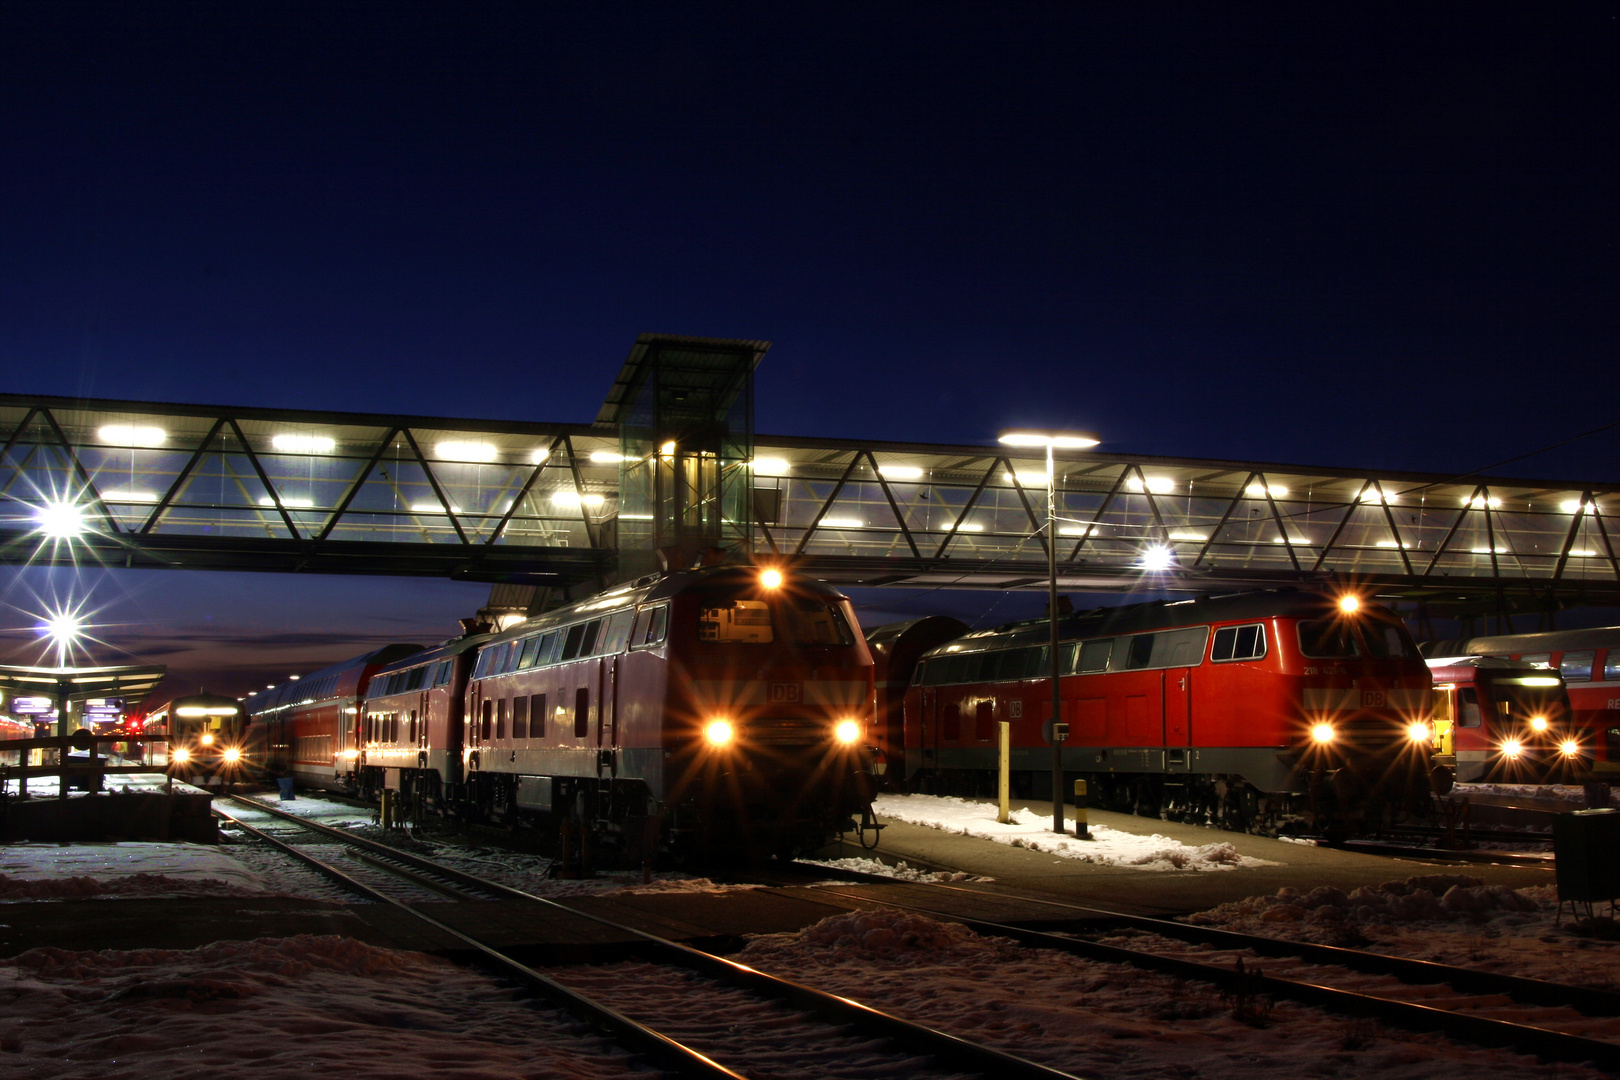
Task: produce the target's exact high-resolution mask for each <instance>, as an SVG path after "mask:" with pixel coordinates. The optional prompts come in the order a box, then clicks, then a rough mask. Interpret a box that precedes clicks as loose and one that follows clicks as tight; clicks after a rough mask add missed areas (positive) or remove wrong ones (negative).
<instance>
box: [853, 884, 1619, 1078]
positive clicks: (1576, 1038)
mask: <svg viewBox="0 0 1620 1080" xmlns="http://www.w3.org/2000/svg"><path fill="white" fill-rule="evenodd" d="M880 880H885V881H889V880H890V879H880ZM905 884H908V885H921V887H924V888H930V889H932V888H941V889H953V891H961V892H967V893H972V894H974V895H976V896H982V897H996V896H997V894H995V893H989V892H983V891H981V890H977V889H961V888H959V887H952V886H948V885H943V884H941V885H935V884H932V883H918V882H906V883H905ZM825 891H827V892H830V893H832V894H833V895H841V896H845V897H846V898H849V899H855V900H860V901H861V902H862V903H865V904H870V903H872V902H873V901H872V898H871V897H862V896H859V895H857V894H854V893H839V892H838V891H837V890H825ZM1020 899H1023V898H1020ZM1035 902H1037V903H1042V904H1049V905H1051V906H1054V907H1060V908H1070V909H1071V910H1075V911H1085V912H1088V913H1090V914H1095V915H1102V916H1106V917H1108V919H1109V920H1110V921H1111V922H1114V921H1116V920H1117V923H1118V924H1119V925H1124V926H1130V927H1132V928H1134V929H1142V930H1147V931H1151V932H1154V933H1160V934H1164V935H1165V936H1167V937H1174V938H1177V939H1179V940H1182V941H1188V942H1195V943H1203V944H1211V945H1216V946H1218V947H1220V948H1226V949H1253V950H1254V951H1256V952H1260V953H1262V955H1271V956H1279V957H1281V956H1288V957H1293V958H1296V959H1301V960H1306V961H1308V962H1310V963H1320V964H1331V965H1334V966H1338V967H1345V968H1350V969H1351V970H1356V971H1361V972H1363V973H1367V974H1382V975H1392V976H1394V977H1396V978H1400V979H1402V980H1403V981H1406V982H1413V983H1419V984H1436V983H1443V984H1449V985H1451V986H1454V987H1456V988H1457V989H1458V990H1461V991H1463V992H1465V993H1473V994H1492V993H1499V994H1505V995H1508V996H1511V997H1513V998H1514V1000H1516V1001H1519V1002H1522V1003H1525V1004H1532V1005H1540V1006H1547V1007H1556V1006H1569V1007H1573V1008H1575V1009H1577V1010H1578V1011H1580V1012H1582V1013H1585V1014H1586V1015H1590V1016H1615V1015H1620V994H1617V993H1614V992H1612V991H1606V990H1589V989H1588V988H1586V987H1577V986H1567V985H1564V984H1562V983H1549V982H1545V981H1543V980H1540V979H1526V978H1522V977H1519V976H1512V975H1499V974H1496V973H1493V972H1484V971H1476V970H1474V969H1472V968H1455V967H1450V966H1448V965H1444V964H1435V963H1432V962H1430V961H1424V960H1407V959H1405V958H1404V957H1392V956H1385V955H1383V954H1380V953H1368V952H1361V951H1359V950H1355V949H1341V948H1337V947H1335V946H1331V945H1316V944H1312V943H1307V942H1291V941H1281V940H1279V939H1277V938H1264V937H1257V936H1254V935H1249V934H1240V933H1237V932H1235V931H1230V930H1219V929H1216V928H1214V927H1195V926H1190V925H1188V924H1185V923H1173V922H1167V921H1165V920H1162V919H1150V918H1145V917H1142V916H1133V915H1125V914H1122V913H1118V912H1111V911H1106V910H1103V909H1100V908H1084V907H1080V906H1078V905H1067V904H1061V903H1056V902H1053V901H1048V900H1036V901H1035ZM880 903H882V904H884V905H885V906H889V907H895V908H900V909H902V910H908V911H915V912H917V913H919V914H925V915H930V916H937V917H938V918H941V919H945V920H949V921H951V922H957V923H960V924H962V925H963V926H966V927H968V928H969V929H971V930H974V931H975V932H977V933H981V934H990V935H993V936H999V937H1006V938H1011V939H1012V940H1014V941H1016V942H1018V943H1019V944H1022V945H1027V946H1032V947H1036V948H1046V949H1055V950H1059V951H1063V952H1068V953H1071V954H1074V955H1078V956H1083V957H1086V958H1087V959H1092V960H1100V961H1103V962H1107V963H1123V964H1130V965H1132V966H1134V967H1139V968H1145V969H1149V970H1155V971H1159V972H1162V973H1164V974H1169V975H1174V976H1176V977H1178V978H1186V979H1195V980H1198V981H1200V982H1207V983H1213V984H1214V985H1216V986H1219V987H1221V988H1222V989H1223V990H1226V991H1227V992H1230V993H1241V994H1269V995H1272V996H1274V997H1279V998H1289V999H1291V1000H1294V1001H1298V1002H1301V1003H1303V1004H1308V1005H1314V1006H1317V1007H1319V1008H1324V1009H1327V1010H1329V1011H1333V1012H1342V1013H1350V1014H1351V1015H1356V1016H1372V1017H1376V1018H1377V1019H1379V1020H1383V1021H1386V1022H1388V1023H1391V1024H1394V1025H1396V1026H1398V1027H1403V1028H1407V1029H1409V1030H1413V1031H1440V1032H1442V1033H1443V1034H1446V1035H1448V1036H1450V1037H1453V1038H1459V1039H1466V1040H1468V1041H1472V1042H1477V1043H1481V1044H1483V1045H1487V1046H1511V1047H1514V1048H1516V1049H1519V1050H1522V1051H1525V1052H1527V1053H1533V1054H1538V1055H1541V1056H1543V1057H1547V1058H1550V1059H1554V1060H1558V1061H1563V1062H1567V1063H1579V1062H1588V1061H1590V1062H1595V1063H1597V1064H1598V1065H1599V1066H1600V1067H1602V1068H1604V1069H1608V1070H1611V1071H1612V1070H1616V1069H1620V1044H1617V1043H1612V1042H1606V1041H1604V1040H1601V1039H1592V1038H1587V1037H1586V1036H1582V1035H1573V1034H1570V1033H1568V1032H1563V1031H1555V1030H1552V1029H1549V1028H1541V1027H1536V1026H1534V1025H1530V1024H1519V1023H1513V1022H1511V1021H1504V1020H1492V1019H1489V1018H1486V1017H1478V1016H1470V1015H1468V1014H1466V1013H1459V1012H1453V1011H1451V1010H1447V1009H1438V1008H1435V1007H1433V1006H1428V1005H1417V1004H1413V1003H1410V1002H1404V1001H1398V1000H1395V999H1391V998H1385V997H1380V996H1378V995H1376V994H1370V993H1360V992H1356V991H1348V990H1341V989H1338V988H1335V987H1331V986H1324V985H1320V984H1317V983H1309V982H1303V981H1299V980H1294V979H1283V978H1278V977H1276V976H1271V975H1265V974H1263V973H1261V972H1259V971H1247V970H1244V969H1243V968H1242V967H1241V961H1240V963H1239V967H1237V968H1224V967H1217V966H1215V965H1213V964H1205V963H1200V962H1198V961H1194V960H1182V959H1179V958H1177V957H1171V956H1164V955H1162V954H1158V953H1153V952H1149V951H1146V950H1137V949H1127V948H1122V947H1120V946H1115V945H1103V944H1100V943H1098V942H1091V941H1083V940H1080V939H1077V938H1070V937H1062V936H1059V935H1056V934H1052V933H1048V932H1045V931H1040V930H1028V929H1025V928H1023V927H1017V926H1009V925H1007V924H1005V923H996V922H990V921H988V920H984V919H974V918H971V917H965V916H961V915H956V914H953V913H951V912H944V911H939V910H937V909H931V908H927V907H923V906H920V905H914V904H903V903H894V902H890V901H880Z"/></svg>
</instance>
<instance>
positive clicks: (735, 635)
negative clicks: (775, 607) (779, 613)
mask: <svg viewBox="0 0 1620 1080" xmlns="http://www.w3.org/2000/svg"><path fill="white" fill-rule="evenodd" d="M698 640H699V641H715V642H730V643H738V644H745V645H768V644H770V643H771V642H772V641H773V640H774V638H773V636H772V634H771V609H770V607H769V606H768V605H767V604H766V603H765V601H763V600H733V601H732V602H731V604H730V606H728V607H706V608H704V609H703V610H702V613H701V614H700V615H699V616H698Z"/></svg>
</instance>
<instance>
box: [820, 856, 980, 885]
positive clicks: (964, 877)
mask: <svg viewBox="0 0 1620 1080" xmlns="http://www.w3.org/2000/svg"><path fill="white" fill-rule="evenodd" d="M799 862H801V863H803V864H804V865H806V866H826V867H830V868H832V869H834V870H853V871H855V872H856V873H857V874H871V875H872V876H873V877H886V878H894V879H895V880H896V881H922V882H927V883H929V884H935V883H938V882H949V881H979V882H984V881H994V880H996V879H995V878H988V877H980V876H979V875H977V874H970V873H968V872H967V871H965V870H918V869H916V868H914V867H911V866H907V865H906V864H905V863H904V862H899V863H896V864H895V865H893V866H890V865H888V864H887V863H881V862H878V861H877V860H876V859H800V860H799Z"/></svg>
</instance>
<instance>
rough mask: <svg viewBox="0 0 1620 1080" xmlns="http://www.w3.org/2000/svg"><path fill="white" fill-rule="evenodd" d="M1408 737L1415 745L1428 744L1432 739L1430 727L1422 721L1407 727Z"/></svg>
mask: <svg viewBox="0 0 1620 1080" xmlns="http://www.w3.org/2000/svg"><path fill="white" fill-rule="evenodd" d="M1406 737H1407V738H1408V739H1410V740H1411V741H1413V742H1415V743H1426V742H1428V741H1429V740H1430V738H1432V734H1431V732H1430V731H1429V725H1428V724H1425V723H1424V722H1423V721H1421V720H1417V721H1414V722H1413V723H1411V724H1408V725H1407V728H1406Z"/></svg>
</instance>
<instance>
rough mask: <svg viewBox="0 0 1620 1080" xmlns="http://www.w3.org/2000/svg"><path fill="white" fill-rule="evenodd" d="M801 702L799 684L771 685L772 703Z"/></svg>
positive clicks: (783, 683)
mask: <svg viewBox="0 0 1620 1080" xmlns="http://www.w3.org/2000/svg"><path fill="white" fill-rule="evenodd" d="M798 700H799V684H798V683H796V682H773V683H771V703H772V704H781V703H782V702H793V701H798Z"/></svg>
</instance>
